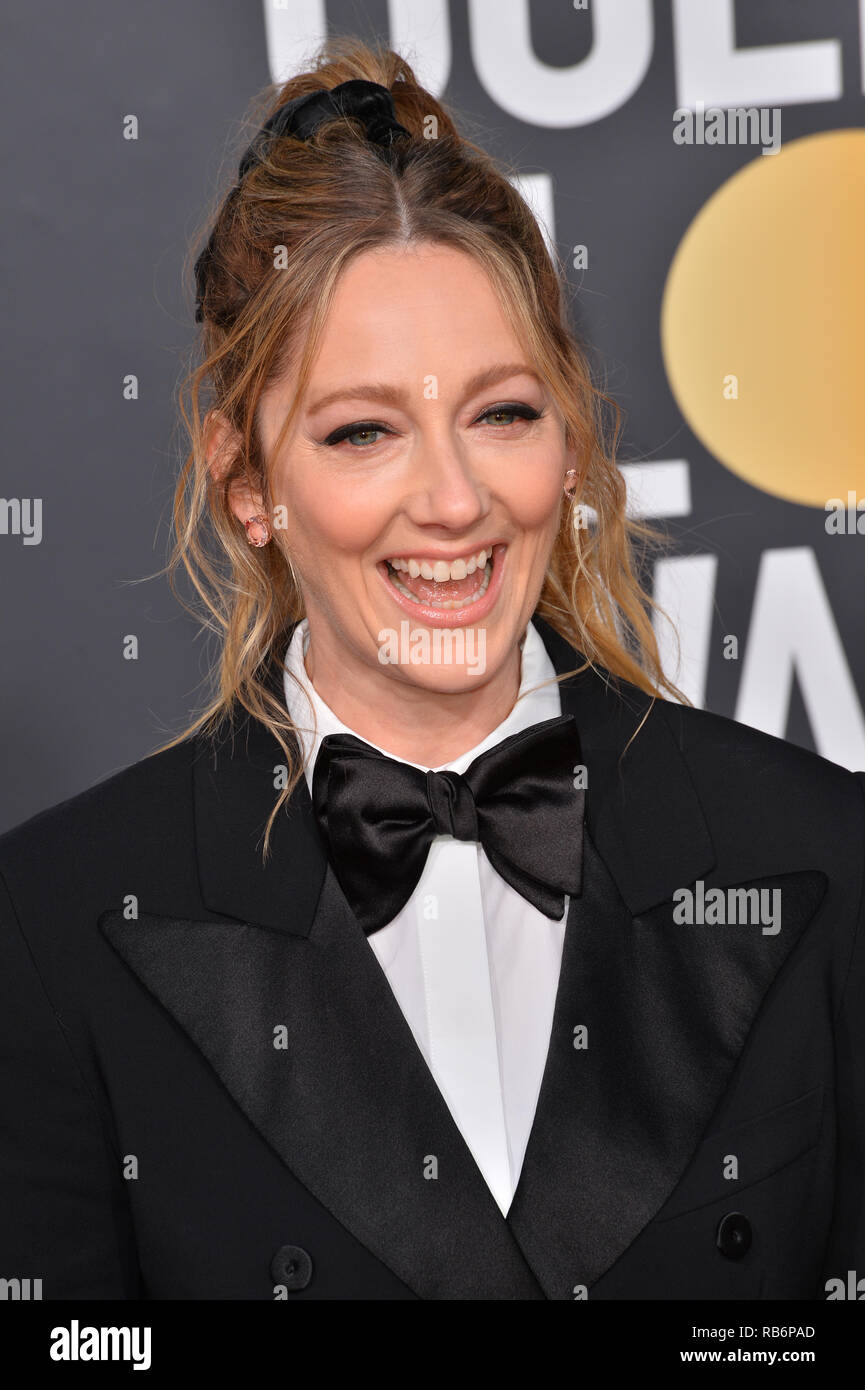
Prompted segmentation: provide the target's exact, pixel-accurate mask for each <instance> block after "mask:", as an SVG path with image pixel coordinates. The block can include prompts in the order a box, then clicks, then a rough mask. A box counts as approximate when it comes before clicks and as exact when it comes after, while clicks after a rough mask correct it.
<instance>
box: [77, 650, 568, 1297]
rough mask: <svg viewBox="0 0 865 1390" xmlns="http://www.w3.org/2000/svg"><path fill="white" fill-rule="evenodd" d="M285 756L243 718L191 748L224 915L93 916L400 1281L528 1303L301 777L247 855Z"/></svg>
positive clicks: (242, 1100) (431, 1293)
mask: <svg viewBox="0 0 865 1390" xmlns="http://www.w3.org/2000/svg"><path fill="white" fill-rule="evenodd" d="M286 640H287V638H286ZM278 687H279V679H278V673H276V674H274V675H273V676H272V677H271V689H273V690H274V691H277V690H278ZM283 763H284V756H283V754H282V752H281V750H280V749H279V746H278V745H277V744H276V743H275V742H274V741H273V740H272V738H271V736H270V735H269V734H268V733H267V731H266V730H265V729H264V727H263V726H262V725H261V724H259V723H258V722H257V721H252V720H250V721H239V723H238V727H236V728H235V729H234V730H233V733H232V735H231V736H230V737H227V738H226V739H225V740H223V742H222V744H221V745H220V746H219V748H218V749H217V750H216V752H215V753H214V752H213V751H211V750H209V749H207V748H206V747H205V746H204V745H203V744H202V746H201V748H200V751H199V754H198V756H197V757H196V760H195V764H194V806H195V825H196V840H197V855H198V870H199V878H200V883H201V893H202V898H203V901H204V904H205V906H206V907H207V909H209V910H210V911H211V912H213V913H214V914H219V915H220V916H221V918H222V920H214V921H187V920H180V919H176V918H171V917H164V916H156V915H148V914H146V913H140V914H139V917H138V919H137V920H136V921H128V920H126V919H125V917H124V916H123V914H122V912H120V911H113V910H112V911H108V912H105V913H103V914H102V916H101V918H100V928H101V930H102V932H103V933H104V935H105V936H106V938H107V939H108V941H109V942H110V943H111V945H112V946H113V947H114V949H115V950H117V952H118V953H119V954H120V955H121V956H122V957H123V959H124V960H125V961H126V963H127V965H128V966H129V967H130V969H131V970H132V971H133V972H134V973H135V974H136V975H137V976H138V978H139V979H140V980H141V981H142V983H143V984H144V985H145V986H146V987H147V989H148V990H149V991H150V992H151V993H152V994H153V995H154V997H155V998H156V999H158V1000H159V1002H160V1003H161V1004H162V1005H163V1006H164V1007H165V1008H166V1009H167V1010H168V1011H169V1012H170V1013H171V1015H172V1016H173V1017H174V1018H175V1019H176V1020H177V1022H178V1023H179V1024H180V1025H181V1027H182V1028H183V1029H184V1030H185V1031H186V1033H187V1034H188V1035H189V1037H190V1038H191V1039H192V1041H193V1042H194V1043H195V1045H196V1046H197V1047H198V1048H199V1049H200V1051H201V1052H202V1053H203V1055H204V1056H205V1057H206V1059H207V1061H208V1062H209V1063H210V1065H211V1066H212V1068H213V1070H214V1071H215V1073H216V1075H217V1076H218V1077H219V1079H220V1081H221V1082H222V1084H223V1085H224V1086H225V1087H226V1088H227V1090H228V1091H229V1093H230V1094H231V1095H232V1096H233V1098H234V1100H235V1101H236V1102H237V1104H238V1105H239V1106H240V1108H241V1110H242V1111H243V1112H244V1114H245V1115H246V1116H247V1118H248V1119H249V1120H251V1122H252V1123H253V1124H254V1125H255V1127H256V1128H257V1129H258V1131H259V1132H260V1133H261V1134H262V1135H263V1137H264V1138H265V1139H266V1140H267V1142H268V1143H269V1144H270V1145H271V1147H272V1148H273V1149H274V1150H275V1152H276V1153H277V1154H278V1155H279V1157H280V1158H281V1159H282V1161H283V1162H284V1163H285V1164H286V1165H287V1167H288V1168H289V1169H290V1170H291V1172H292V1173H293V1174H294V1175H295V1176H296V1177H297V1178H298V1179H299V1180H300V1181H301V1182H302V1183H303V1184H304V1185H305V1186H306V1187H307V1188H308V1189H309V1190H310V1191H311V1192H312V1193H313V1194H314V1195H315V1196H316V1197H317V1199H318V1200H319V1201H320V1202H321V1203H322V1205H323V1206H324V1207H326V1208H327V1209H328V1210H329V1211H330V1212H331V1213H332V1214H333V1215H334V1216H335V1217H336V1218H337V1220H339V1221H340V1222H341V1223H342V1225H343V1226H345V1227H346V1228H347V1229H348V1230H349V1231H351V1232H352V1233H353V1234H354V1235H355V1236H356V1237H357V1238H358V1239H359V1240H360V1241H361V1242H362V1243H363V1244H364V1245H365V1246H366V1247H367V1248H368V1249H369V1250H371V1251H372V1252H373V1253H374V1254H375V1255H376V1256H377V1257H378V1258H379V1259H380V1260H381V1261H382V1262H383V1263H384V1264H385V1265H387V1266H388V1268H390V1269H391V1270H392V1271H393V1272H394V1273H395V1274H396V1275H397V1276H398V1277H399V1278H400V1279H402V1280H403V1282H404V1283H405V1284H406V1285H407V1286H408V1287H409V1288H410V1289H411V1290H412V1291H413V1292H415V1293H416V1294H418V1295H419V1296H420V1297H422V1298H432V1299H436V1298H438V1299H496V1300H498V1299H543V1298H544V1297H545V1295H544V1293H543V1291H542V1290H541V1288H540V1286H539V1284H538V1283H537V1280H536V1279H535V1277H534V1276H533V1274H532V1272H531V1270H530V1269H529V1267H528V1265H527V1263H526V1261H525V1258H524V1257H523V1254H522V1252H521V1250H520V1247H519V1245H518V1243H517V1241H516V1239H515V1238H514V1235H513V1233H512V1232H511V1230H510V1228H509V1227H508V1226H507V1224H506V1222H505V1221H504V1220H503V1218H502V1215H501V1212H500V1211H499V1208H498V1206H497V1205H496V1203H495V1201H494V1199H493V1197H492V1194H491V1193H490V1191H489V1189H488V1187H487V1185H486V1182H485V1181H484V1178H483V1176H482V1174H481V1172H480V1170H479V1169H478V1167H477V1165H476V1163H475V1161H474V1159H473V1157H472V1155H471V1153H470V1151H469V1149H468V1148H467V1146H466V1144H465V1142H464V1140H463V1138H462V1135H461V1134H460V1132H459V1130H458V1129H457V1126H456V1125H455V1123H454V1121H453V1118H452V1116H451V1114H450V1111H449V1110H448V1108H447V1105H446V1104H445V1101H444V1099H443V1097H442V1095H441V1092H440V1091H439V1089H438V1087H437V1085H436V1083H435V1081H434V1079H433V1077H432V1074H431V1073H430V1071H429V1068H428V1067H427V1064H426V1061H425V1059H424V1057H423V1054H422V1053H421V1052H420V1050H419V1049H418V1047H417V1044H416V1043H415V1040H414V1036H413V1034H412V1032H411V1029H410V1028H409V1026H408V1024H407V1023H406V1021H405V1019H404V1017H403V1014H402V1011H401V1010H400V1008H399V1005H398V1004H397V1002H396V999H395V997H394V995H393V992H392V990H391V988H390V985H389V984H388V982H387V979H386V977H385V975H384V973H383V971H382V969H381V967H380V965H379V963H378V960H377V959H376V956H375V954H374V952H373V951H372V950H371V948H370V946H369V943H368V941H367V939H366V937H365V936H364V935H363V933H362V931H361V930H360V928H359V926H358V924H357V921H356V919H355V917H354V914H353V913H352V912H351V909H350V908H349V906H348V904H347V902H346V900H345V897H344V895H343V893H342V890H341V889H340V887H339V884H338V882H337V880H336V877H335V876H334V875H333V873H332V872H331V870H330V868H329V866H328V864H327V858H326V854H325V851H324V847H323V845H322V843H321V840H320V838H319V834H318V828H317V824H316V821H315V817H314V813H313V810H312V805H311V801H310V797H309V792H308V789H307V785H306V780H305V779H301V781H300V782H299V783H298V786H297V788H296V789H295V792H294V794H293V796H292V798H291V802H290V805H289V807H288V809H287V811H283V812H282V813H281V814H280V816H278V817H277V818H276V820H275V822H274V828H273V832H272V837H271V853H270V855H269V858H268V860H267V866H266V867H265V868H262V860H261V843H262V835H263V830H264V825H265V822H266V820H267V817H268V815H269V813H270V811H271V809H272V807H273V803H274V800H275V797H276V791H275V786H276V781H275V779H276V778H277V776H278V775H279V771H280V765H281V764H283ZM231 919H237V920H231Z"/></svg>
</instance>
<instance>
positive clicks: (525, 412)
mask: <svg viewBox="0 0 865 1390" xmlns="http://www.w3.org/2000/svg"><path fill="white" fill-rule="evenodd" d="M543 414H544V411H542V410H535V408H534V406H531V405H520V404H519V403H517V402H514V401H507V402H505V404H503V405H491V406H490V408H489V410H485V411H484V413H483V415H479V416H478V421H480V420H487V419H489V417H490V416H492V415H513V416H516V417H517V419H522V420H540V419H541V417H542V415H543ZM497 428H500V429H505V428H506V426H505V425H498V426H497Z"/></svg>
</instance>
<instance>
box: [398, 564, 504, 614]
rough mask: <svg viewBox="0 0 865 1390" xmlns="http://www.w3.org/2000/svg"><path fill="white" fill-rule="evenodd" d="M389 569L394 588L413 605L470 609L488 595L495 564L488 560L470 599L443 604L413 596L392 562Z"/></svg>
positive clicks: (449, 600) (453, 600) (450, 600)
mask: <svg viewBox="0 0 865 1390" xmlns="http://www.w3.org/2000/svg"><path fill="white" fill-rule="evenodd" d="M387 568H388V574H389V575H390V581H391V583H392V584H393V586H394V588H395V589H399V591H400V593H401V594H405V596H406V598H410V599H411V601H412V603H422V604H426V607H427V608H468V606H469V604H470V603H477V601H478V599H479V598H482V597H483V595H484V594H485V593H486V591H487V586H488V585H489V582H490V578H491V576H492V572H493V562H492V560H487V563H486V565H485V566H484V577H483V579H482V580H481V584H480V587H479V588H478V589H476V590H475V592H474V593H473V594H469V596H468V598H459V599H446V600H445V601H444V602H443V603H430V602H429V601H428V600H426V599H421V598H418V597H417V594H413V593H412V592H411V590H410V589H407V588H406V586H405V585H404V584H403V583H402V581H401V580H400V579H399V578H398V577H397V576H398V571H397V570H395V569H394V567H393V565H392V564H391V563H390V561H388V562H387Z"/></svg>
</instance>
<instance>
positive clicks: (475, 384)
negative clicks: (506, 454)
mask: <svg viewBox="0 0 865 1390" xmlns="http://www.w3.org/2000/svg"><path fill="white" fill-rule="evenodd" d="M511 376H530V377H533V378H534V379H535V381H536V382H537V383H538V385H541V378H540V377H539V376H538V374H537V372H536V371H534V370H533V368H531V367H530V366H528V365H527V363H525V362H494V363H493V365H492V366H491V367H485V368H484V369H483V371H480V372H476V373H475V375H474V376H472V377H469V379H468V381H467V382H466V384H465V387H464V393H465V395H466V396H474V395H476V394H477V392H478V391H483V390H484V389H485V388H486V387H488V386H495V385H497V384H498V382H500V381H504V380H505V379H506V378H507V377H511ZM413 394H414V392H411V391H406V390H404V389H403V387H401V386H392V385H390V384H389V383H387V382H382V381H369V382H362V383H359V384H357V385H354V386H340V387H339V388H338V389H337V390H336V391H329V392H328V394H327V395H326V396H320V397H319V398H318V400H317V401H314V402H313V404H312V405H311V406H310V408H309V410H308V411H307V415H310V416H311V415H317V414H318V413H319V411H322V410H324V408H325V406H328V405H332V404H333V402H334V401H350V400H360V399H364V400H371V401H378V402H379V404H380V405H395V406H401V405H405V404H407V402H408V401H409V399H410V398H411V396H412V395H413Z"/></svg>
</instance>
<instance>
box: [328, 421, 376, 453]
mask: <svg viewBox="0 0 865 1390" xmlns="http://www.w3.org/2000/svg"><path fill="white" fill-rule="evenodd" d="M391 433H392V431H391V430H389V429H388V428H387V427H386V426H385V425H379V424H376V422H375V421H374V420H359V421H357V422H356V423H355V424H353V425H340V427H339V429H338V430H334V431H333V434H329V435H328V436H327V438H326V439H325V441H324V442H325V444H329V445H334V444H341V443H342V441H343V440H344V439H353V438H354V436H355V435H356V434H367V435H369V434H391ZM377 443H378V440H377V439H373V440H369V439H367V440H366V442H365V443H363V444H361V445H360V446H359V447H360V448H361V449H368V448H369V447H370V444H377Z"/></svg>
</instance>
